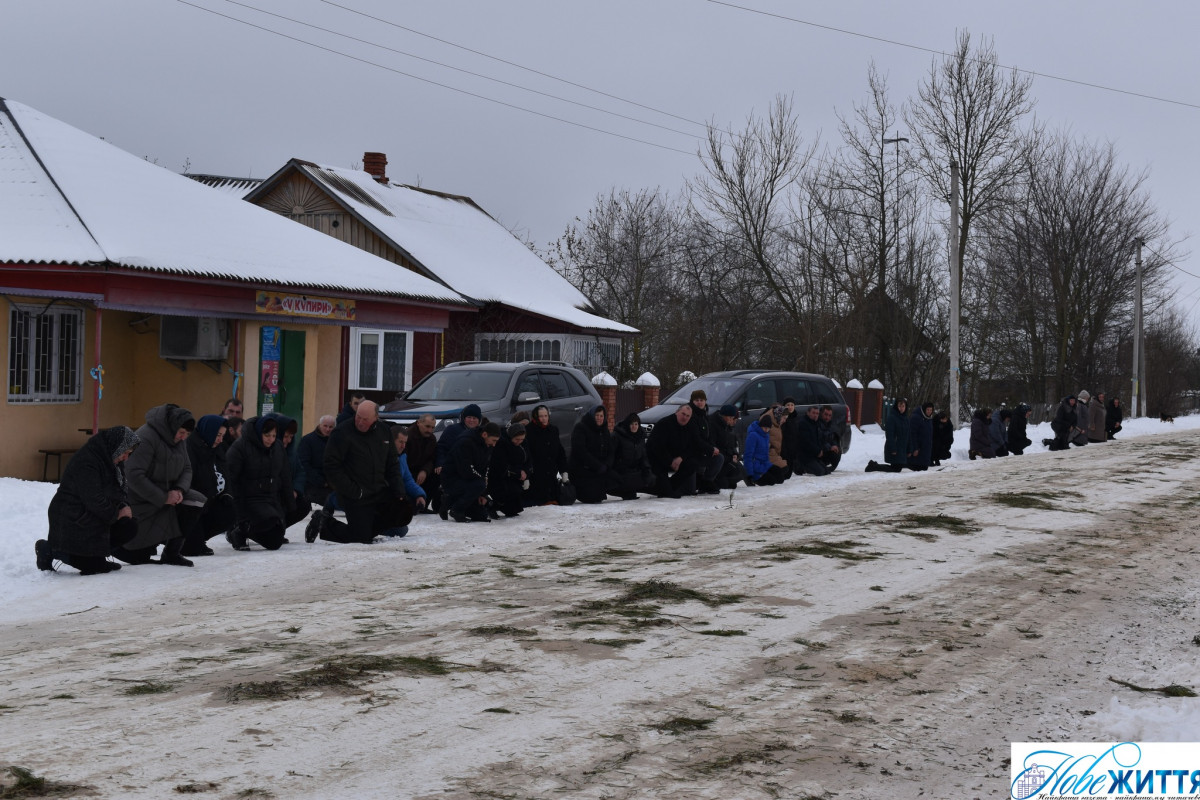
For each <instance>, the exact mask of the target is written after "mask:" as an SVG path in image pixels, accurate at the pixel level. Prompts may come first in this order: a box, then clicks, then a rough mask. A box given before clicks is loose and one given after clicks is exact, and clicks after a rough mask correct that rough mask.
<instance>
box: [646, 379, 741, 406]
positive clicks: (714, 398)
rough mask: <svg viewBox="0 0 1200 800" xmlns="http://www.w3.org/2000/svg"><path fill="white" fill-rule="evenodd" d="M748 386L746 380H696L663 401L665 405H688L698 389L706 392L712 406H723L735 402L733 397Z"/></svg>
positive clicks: (705, 394)
mask: <svg viewBox="0 0 1200 800" xmlns="http://www.w3.org/2000/svg"><path fill="white" fill-rule="evenodd" d="M745 385H746V381H745V379H744V378H696V380H694V381H692V382H691V383H689V384H686V385H685V386H681V387H680V388H678V389H676V390H675V392H674V393H673V394H672V395H671V396H670V397H668V398H667V399H666V400H663V401H662V402H664V403H686V402H687V401H688V400H689V399H690V398H691V396H692V392H694V391H696V390H697V389H702V390H704V396H705V397H707V398H708V404H709V405H710V406H723V405H725V404H726V403H728V402H731V401H732V400H733V396H734V395H736V394H737V393H738V390H740V389H741V388H742V387H743V386H745Z"/></svg>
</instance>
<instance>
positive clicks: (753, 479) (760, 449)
mask: <svg viewBox="0 0 1200 800" xmlns="http://www.w3.org/2000/svg"><path fill="white" fill-rule="evenodd" d="M774 427H775V417H774V416H773V415H772V414H771V412H770V411H767V412H765V413H764V414H763V415H762V416H761V417H759V418H758V419H757V420H756V421H754V422H751V423H750V427H749V428H747V429H746V453H745V457H744V459H743V462H742V463H744V464H745V466H746V485H747V486H774V485H775V484H777V483H783V482H784V481H785V480H787V477H788V475H790V474H791V469H790V468H789V467H780V466H776V465H775V464H772V463H771V434H770V430H771V429H772V428H774Z"/></svg>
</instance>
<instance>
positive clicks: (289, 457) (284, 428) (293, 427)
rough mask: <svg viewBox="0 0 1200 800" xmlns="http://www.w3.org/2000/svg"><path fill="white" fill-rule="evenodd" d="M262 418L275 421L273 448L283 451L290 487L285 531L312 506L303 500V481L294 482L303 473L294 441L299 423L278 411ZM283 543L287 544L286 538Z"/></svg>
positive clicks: (286, 475) (298, 449)
mask: <svg viewBox="0 0 1200 800" xmlns="http://www.w3.org/2000/svg"><path fill="white" fill-rule="evenodd" d="M263 416H266V417H270V418H272V419H274V420H275V429H276V430H277V431H278V432H279V434H278V436H276V437H275V446H276V447H279V448H282V449H283V454H284V461H285V462H286V464H287V470H286V471H285V473H284V476H283V480H284V482H285V484H286V485H287V486H289V487H291V490H292V497H291V501H290V502H288V503H285V504H284V512H283V529H284V530H285V531H286V530H287V529H288V528H290V527H292V526H293V525H295V524H296V523H297V522H300V521H301V520H303V519H304V518H305V517H307V516H308V513H309V512H310V511H311V510H312V505H311V504H310V503H308V502H307V501H305V499H304V492H303V489H302V488H301V487H302V486H303V480H301V481H300V482H299V485H298V484H297V480H296V475H297V474H299V473H302V472H303V471H304V467H303V466H302V465H301V464H300V452H299V451H300V443H299V442H298V441H297V440H296V434H297V433H298V432H299V431H300V423H298V422H297V421H296V420H294V419H292V418H291V417H289V416H286V415H285V414H280V413H279V412H278V411H274V412H271V413H269V414H264V415H263ZM283 543H284V544H287V543H288V540H287V537H286V536H285V537H284V540H283Z"/></svg>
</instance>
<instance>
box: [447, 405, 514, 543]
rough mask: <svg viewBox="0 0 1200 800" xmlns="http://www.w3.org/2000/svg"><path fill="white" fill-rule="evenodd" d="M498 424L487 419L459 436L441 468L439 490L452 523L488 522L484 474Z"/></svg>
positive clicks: (494, 441)
mask: <svg viewBox="0 0 1200 800" xmlns="http://www.w3.org/2000/svg"><path fill="white" fill-rule="evenodd" d="M499 440H500V426H499V425H497V424H496V423H494V422H489V423H487V424H485V425H482V426H480V427H477V428H473V429H470V430H468V431H466V432H465V433H463V434H462V435H461V436H459V437H458V440H457V441H456V442H455V443H454V450H453V452H451V453H450V458H449V459H448V460H447V461H446V463H445V464H444V465H443V467H442V491H443V492H444V501H445V505H446V512H447V514H448V515H449V516H450V517H451V518H452V519H453V520H454V521H455V522H491V519H490V518H489V514H488V511H489V510H490V508H491V504H490V503H489V502H488V496H487V473H488V467H489V466H490V464H491V460H492V448H493V447H495V446H496V442H498V441H499Z"/></svg>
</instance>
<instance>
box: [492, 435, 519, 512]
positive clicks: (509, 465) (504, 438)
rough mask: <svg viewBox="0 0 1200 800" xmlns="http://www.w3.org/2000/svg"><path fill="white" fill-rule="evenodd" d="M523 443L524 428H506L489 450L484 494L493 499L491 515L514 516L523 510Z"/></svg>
mask: <svg viewBox="0 0 1200 800" xmlns="http://www.w3.org/2000/svg"><path fill="white" fill-rule="evenodd" d="M524 444H525V426H524V425H521V424H519V423H518V424H514V425H509V426H508V428H507V429H505V430H503V431H501V432H500V439H499V441H497V442H496V446H495V447H493V448H492V457H491V462H490V463H489V464H488V472H487V493H488V495H489V496H491V498H492V514H493V518H495V515H496V514H503V515H504V516H506V517H515V516H517V515H518V514H520V513H521V512H522V511H524V510H525V503H524V502H523V495H524V491H525V490H524V484H525V481H527V480H529V472H528V471H527V470H526V467H527V466H528V464H527V463H526V462H527V461H528V459H529V454H528V453H526V452H525V448H524V447H523V446H522V445H524Z"/></svg>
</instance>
